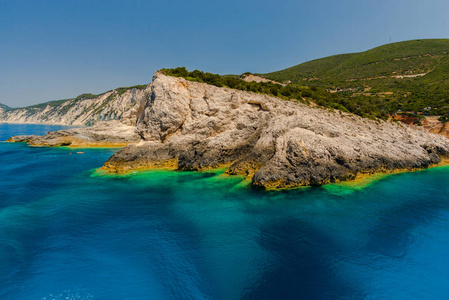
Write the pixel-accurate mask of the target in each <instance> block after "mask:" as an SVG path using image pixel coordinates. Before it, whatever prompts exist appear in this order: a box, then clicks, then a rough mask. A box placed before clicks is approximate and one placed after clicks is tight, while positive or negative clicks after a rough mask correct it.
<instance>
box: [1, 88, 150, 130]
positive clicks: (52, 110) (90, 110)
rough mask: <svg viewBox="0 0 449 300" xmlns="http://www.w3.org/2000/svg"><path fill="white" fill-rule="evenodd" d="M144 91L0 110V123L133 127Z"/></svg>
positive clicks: (113, 93)
mask: <svg viewBox="0 0 449 300" xmlns="http://www.w3.org/2000/svg"><path fill="white" fill-rule="evenodd" d="M145 90H146V89H143V90H140V89H136V88H133V89H129V90H127V91H125V92H124V93H123V94H121V95H120V94H119V93H118V92H117V91H115V90H114V91H111V92H107V93H105V94H102V95H100V96H98V97H96V98H93V99H83V100H78V101H77V100H75V99H73V100H69V101H66V102H64V103H62V104H59V105H51V104H48V105H41V106H39V107H25V108H18V109H8V110H4V109H2V108H0V122H9V123H37V124H55V125H56V124H58V125H81V126H92V125H95V124H98V123H99V122H102V121H110V120H120V121H121V122H122V123H124V124H126V125H130V126H133V125H136V122H137V117H138V115H139V114H140V110H141V109H142V107H143V105H144V104H145V102H146V92H145Z"/></svg>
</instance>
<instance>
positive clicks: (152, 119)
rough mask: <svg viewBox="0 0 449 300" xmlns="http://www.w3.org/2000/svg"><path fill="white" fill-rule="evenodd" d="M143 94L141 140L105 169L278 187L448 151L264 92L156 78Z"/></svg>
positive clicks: (412, 163)
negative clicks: (204, 173)
mask: <svg viewBox="0 0 449 300" xmlns="http://www.w3.org/2000/svg"><path fill="white" fill-rule="evenodd" d="M149 92H150V94H151V96H150V98H149V101H147V102H146V105H145V109H144V111H143V113H142V115H141V116H140V119H139V121H138V124H137V131H138V133H139V135H140V136H141V137H142V141H141V142H140V143H138V144H137V145H130V146H127V147H125V148H123V149H122V150H120V151H119V152H117V153H116V154H114V155H113V156H112V157H111V158H110V159H109V160H108V161H107V162H106V163H105V165H104V169H105V170H108V171H111V172H124V171H130V170H135V169H145V168H149V167H163V166H168V167H174V168H177V169H180V170H204V169H208V168H215V167H218V166H223V165H227V166H229V168H228V171H227V172H228V174H244V175H247V176H250V177H252V181H253V184H255V185H259V186H264V187H274V188H279V187H294V186H301V185H309V184H324V183H328V182H333V181H339V180H346V179H352V178H354V177H355V176H356V175H357V174H360V173H372V172H378V171H393V170H397V169H416V168H425V167H428V166H430V165H432V164H437V163H439V162H440V161H441V159H442V158H445V157H446V155H447V154H448V153H449V140H448V139H446V138H445V137H443V136H438V135H434V134H430V133H428V132H427V131H425V130H420V129H416V128H412V127H410V126H405V125H400V124H394V123H392V122H383V121H372V120H368V119H363V118H360V117H358V116H355V115H351V114H347V113H342V112H339V111H329V110H325V109H322V108H319V107H311V106H307V105H304V104H301V103H297V102H293V101H284V100H281V99H278V98H274V97H269V96H266V95H261V94H255V93H248V92H242V91H236V90H231V89H228V88H219V87H214V86H210V85H206V84H202V83H197V82H190V81H187V80H184V79H179V78H173V77H167V76H164V75H162V74H157V75H156V76H155V78H154V81H153V83H152V84H151V86H150V91H149Z"/></svg>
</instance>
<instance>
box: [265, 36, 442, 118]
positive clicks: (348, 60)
mask: <svg viewBox="0 0 449 300" xmlns="http://www.w3.org/2000/svg"><path fill="white" fill-rule="evenodd" d="M259 75H261V76H263V77H265V78H268V79H272V80H276V81H280V82H291V83H292V84H299V85H305V86H316V87H321V88H324V89H327V90H329V91H331V92H333V93H336V94H338V95H340V96H341V98H342V99H341V100H339V102H341V104H342V105H343V106H344V107H345V108H347V109H348V110H349V111H352V112H355V113H358V114H360V115H363V114H368V115H372V113H371V111H372V110H378V112H380V111H383V112H387V113H389V114H392V113H394V112H396V111H397V110H399V109H400V110H403V111H415V112H420V111H424V112H427V113H429V114H434V115H449V39H433V40H413V41H406V42H399V43H393V44H388V45H384V46H380V47H377V48H374V49H371V50H368V51H365V52H361V53H351V54H342V55H335V56H330V57H326V58H321V59H317V60H313V61H310V62H306V63H303V64H299V65H296V66H294V67H291V68H287V69H285V70H281V71H277V72H272V73H267V74H259ZM429 107H431V109H429ZM425 109H426V110H425ZM364 110H366V111H365V112H363V111H364ZM370 110H371V111H370Z"/></svg>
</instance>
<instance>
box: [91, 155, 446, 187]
mask: <svg viewBox="0 0 449 300" xmlns="http://www.w3.org/2000/svg"><path fill="white" fill-rule="evenodd" d="M174 163H175V160H173V161H170V162H159V163H155V164H153V165H151V166H142V167H140V168H135V169H130V168H122V169H120V170H119V171H117V170H115V171H111V170H110V169H108V168H107V167H106V168H105V166H103V167H100V168H98V169H96V170H95V173H96V174H97V175H99V176H133V175H141V174H144V173H145V172H152V171H154V172H158V171H166V172H185V173H190V172H194V173H202V172H214V173H217V172H221V171H222V173H221V174H220V175H219V176H220V177H221V178H223V179H234V178H241V184H242V186H245V187H246V186H252V187H254V188H259V189H262V190H265V191H283V190H294V189H305V188H310V187H312V186H321V187H324V186H332V185H335V186H340V187H345V188H351V189H363V188H365V187H368V186H370V185H371V184H373V183H375V182H377V181H379V180H382V179H384V178H386V177H388V176H392V175H398V174H403V173H413V172H421V171H425V170H429V169H433V168H438V167H444V166H449V159H442V160H441V162H440V163H437V164H431V165H429V166H428V167H426V168H412V169H395V170H387V169H382V170H378V171H375V172H361V173H358V174H357V175H356V176H355V177H354V178H348V179H347V180H336V181H335V182H327V183H325V184H322V185H310V184H309V185H302V186H290V187H270V186H268V187H267V186H265V187H261V186H257V185H254V184H253V183H252V181H251V180H252V176H251V175H242V174H236V175H234V174H229V173H228V170H229V166H230V164H223V165H220V166H218V167H216V168H205V169H202V170H179V169H178V168H177V166H175V165H174ZM176 163H177V160H176ZM252 175H254V174H252Z"/></svg>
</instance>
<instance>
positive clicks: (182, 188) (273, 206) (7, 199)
mask: <svg viewBox="0 0 449 300" xmlns="http://www.w3.org/2000/svg"><path fill="white" fill-rule="evenodd" d="M58 129H64V128H63V127H60V126H58V127H54V126H50V127H48V126H44V125H11V124H0V138H1V139H2V140H5V139H7V138H9V136H11V135H19V134H43V133H45V132H47V131H48V130H51V131H53V130H58ZM73 151H74V150H73V149H69V148H65V147H56V148H49V147H37V148H36V147H29V146H28V145H26V144H24V143H3V142H2V143H0V178H1V181H0V184H1V188H0V223H1V224H2V226H1V228H0V298H1V299H123V298H130V299H133V298H134V299H148V298H154V299H174V298H176V299H180V298H195V299H262V298H276V297H277V298H282V299H297V298H307V299H323V298H333V299H348V298H376V299H379V298H407V299H419V298H421V299H422V298H444V297H445V295H447V293H448V292H449V288H448V287H449V282H448V278H449V261H448V260H447V258H446V257H447V252H448V250H449V242H448V241H449V233H448V232H447V228H448V226H449V196H448V195H449V193H448V192H449V176H448V175H449V167H447V166H442V167H436V168H431V169H427V170H423V171H419V172H411V173H401V174H397V175H392V176H381V177H379V178H373V177H371V178H372V179H375V180H374V181H372V182H370V183H369V184H366V185H364V186H363V187H362V186H361V185H351V184H350V183H349V182H348V183H344V184H330V185H325V186H322V187H308V188H299V189H293V190H279V191H262V190H259V189H253V188H251V187H250V186H249V185H248V184H246V183H245V182H244V181H242V177H238V176H235V177H234V176H226V175H222V173H223V172H224V170H214V171H204V172H177V171H163V170H159V171H149V172H139V173H135V174H129V175H126V176H123V175H108V176H98V174H97V172H96V170H97V169H98V168H99V167H101V166H102V165H103V163H104V161H106V160H107V159H108V157H110V156H111V155H112V154H113V153H114V152H115V149H84V150H82V151H83V152H84V153H83V154H74V153H73ZM71 152H72V155H70V154H69V153H71Z"/></svg>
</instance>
